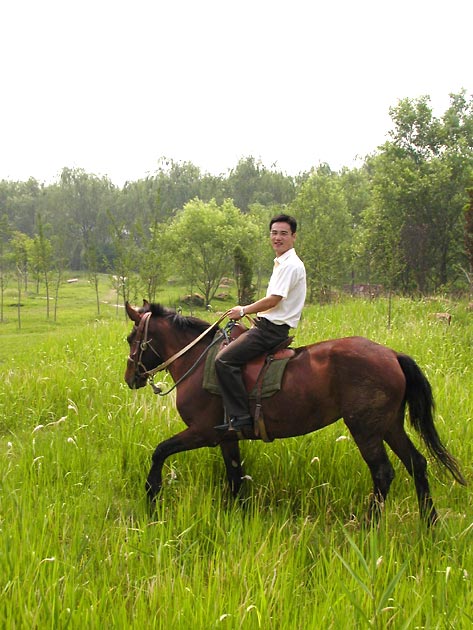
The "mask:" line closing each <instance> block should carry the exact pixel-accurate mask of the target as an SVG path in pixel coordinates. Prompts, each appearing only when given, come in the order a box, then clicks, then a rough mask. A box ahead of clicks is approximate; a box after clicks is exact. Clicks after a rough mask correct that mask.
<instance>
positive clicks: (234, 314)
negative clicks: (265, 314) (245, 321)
mask: <svg viewBox="0 0 473 630" xmlns="http://www.w3.org/2000/svg"><path fill="white" fill-rule="evenodd" d="M281 300H282V296H281V295H267V296H266V297H264V298H261V300H257V301H256V302H253V303H252V304H248V305H247V306H240V305H238V306H234V307H233V308H232V309H230V311H229V312H228V317H229V319H241V317H244V315H252V314H255V313H259V312H260V311H268V310H269V309H270V308H274V307H275V306H276V305H277V304H279V302H280V301H281ZM243 311H244V312H243ZM242 313H243V314H242Z"/></svg>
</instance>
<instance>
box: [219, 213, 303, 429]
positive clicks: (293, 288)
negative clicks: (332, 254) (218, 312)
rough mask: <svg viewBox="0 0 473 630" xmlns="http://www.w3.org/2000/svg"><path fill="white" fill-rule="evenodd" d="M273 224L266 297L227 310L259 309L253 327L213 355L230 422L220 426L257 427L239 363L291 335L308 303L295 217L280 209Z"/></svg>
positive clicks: (235, 314)
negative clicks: (272, 260)
mask: <svg viewBox="0 0 473 630" xmlns="http://www.w3.org/2000/svg"><path fill="white" fill-rule="evenodd" d="M269 229H270V239H271V245H272V247H273V250H274V252H275V254H276V258H275V259H274V268H273V273H272V275H271V278H270V280H269V284H268V289H267V291H266V297H264V298H262V299H260V300H257V301H256V302H253V303H252V304H248V305H247V306H240V305H238V306H234V307H233V308H232V309H230V311H229V312H228V317H229V318H230V319H232V320H238V319H241V318H242V317H244V316H245V315H251V314H257V318H256V320H255V326H254V327H252V328H250V329H249V330H248V331H246V332H245V333H243V334H242V335H240V336H239V337H238V338H237V339H236V340H234V341H232V343H230V344H228V345H227V346H225V347H224V348H223V349H222V350H221V351H220V352H219V353H218V355H217V357H216V360H215V369H216V373H217V378H218V381H219V385H220V389H221V392H222V398H223V404H224V407H225V412H226V422H225V423H224V424H221V425H218V426H217V427H215V428H216V429H219V430H222V431H228V430H229V431H239V430H241V429H243V428H244V427H251V426H253V418H252V417H251V414H250V411H249V403H248V394H247V392H246V388H245V385H244V382H243V378H242V373H241V368H242V366H243V365H245V363H247V362H248V361H250V360H251V359H253V358H254V357H257V356H259V355H261V354H263V353H265V352H268V351H270V350H272V349H273V348H275V347H277V346H279V345H280V344H281V343H282V342H283V341H285V340H287V338H288V336H289V329H290V328H296V327H297V325H298V323H299V320H300V317H301V312H302V308H303V306H304V302H305V296H306V291H307V289H306V273H305V267H304V263H303V262H302V260H301V259H300V258H299V256H298V255H297V254H296V252H295V249H294V242H295V240H296V231H297V221H296V219H294V217H291V216H289V215H287V214H280V215H278V216H275V217H273V218H272V219H271V221H270V224H269Z"/></svg>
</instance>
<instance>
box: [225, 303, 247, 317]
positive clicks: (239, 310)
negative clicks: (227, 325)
mask: <svg viewBox="0 0 473 630" xmlns="http://www.w3.org/2000/svg"><path fill="white" fill-rule="evenodd" d="M242 317H244V313H243V306H239V305H238V306H234V307H233V308H231V309H230V310H229V311H228V318H229V319H235V320H236V319H241V318H242Z"/></svg>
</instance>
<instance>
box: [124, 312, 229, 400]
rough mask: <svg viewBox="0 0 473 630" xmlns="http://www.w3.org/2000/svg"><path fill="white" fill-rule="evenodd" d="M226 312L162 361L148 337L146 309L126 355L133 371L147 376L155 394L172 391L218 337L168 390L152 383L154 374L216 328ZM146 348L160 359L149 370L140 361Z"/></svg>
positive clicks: (161, 394)
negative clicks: (132, 366)
mask: <svg viewBox="0 0 473 630" xmlns="http://www.w3.org/2000/svg"><path fill="white" fill-rule="evenodd" d="M228 313H229V311H226V312H225V313H224V314H223V315H221V317H219V319H218V320H217V321H216V322H214V323H213V324H212V325H211V326H209V328H207V329H206V330H204V332H203V333H201V334H200V335H199V336H198V337H196V338H195V339H194V340H193V341H191V343H189V344H188V345H187V346H185V347H184V348H182V349H181V350H179V351H178V352H176V353H175V354H173V355H172V356H171V357H169V359H166V360H165V361H163V360H162V357H161V356H160V354H159V353H158V352H157V351H156V350H155V348H153V346H152V341H153V339H152V338H148V328H149V321H150V319H151V312H149V311H148V312H146V313H144V314H143V315H142V317H141V320H140V323H139V324H138V327H137V330H136V337H135V339H134V340H133V344H132V347H131V351H130V354H129V356H128V361H130V362H131V363H133V365H134V368H135V372H136V373H137V374H138V376H140V377H146V378H147V380H148V382H149V384H150V385H151V387H152V388H153V391H154V393H155V394H159V395H160V396H166V395H167V394H169V393H170V392H172V390H173V389H175V388H176V387H177V386H178V385H179V383H181V382H182V381H183V380H184V379H185V378H187V377H188V376H189V374H191V373H192V372H193V371H194V369H195V368H196V367H197V366H198V365H199V363H200V361H201V360H202V359H203V357H204V356H205V355H206V354H207V352H208V351H209V350H210V348H211V347H212V346H213V344H214V343H216V342H217V341H220V339H218V338H217V339H216V340H215V341H213V342H212V343H211V344H209V345H208V346H207V348H206V349H205V350H204V352H203V353H202V354H201V355H200V356H199V358H198V359H197V361H196V362H195V363H194V364H193V365H192V366H191V368H190V369H189V370H187V372H186V373H185V374H184V375H183V376H181V378H180V379H179V380H177V381H176V382H175V383H174V385H173V386H172V387H171V388H170V389H169V390H168V391H166V392H163V391H162V390H161V388H160V387H159V386H158V385H156V384H155V383H154V381H153V377H154V375H155V374H157V373H158V372H161V371H162V370H165V369H166V368H168V367H169V366H170V365H171V364H172V363H174V361H175V360H176V359H178V358H179V357H181V356H182V355H183V354H185V353H186V352H187V351H188V350H190V349H191V348H193V347H194V346H195V345H196V344H197V343H198V342H199V341H200V340H201V339H203V338H204V337H205V336H206V335H208V334H209V333H210V332H211V331H212V330H214V329H215V328H217V327H218V325H219V324H220V322H221V321H222V320H223V319H225V317H226V316H227V315H228ZM148 348H149V349H150V350H151V351H152V352H153V353H154V354H155V356H156V357H157V358H158V359H159V361H160V363H159V364H158V365H157V366H156V367H154V368H152V369H150V370H148V368H147V367H146V365H144V363H143V361H142V358H143V354H144V352H146V350H147V349H148Z"/></svg>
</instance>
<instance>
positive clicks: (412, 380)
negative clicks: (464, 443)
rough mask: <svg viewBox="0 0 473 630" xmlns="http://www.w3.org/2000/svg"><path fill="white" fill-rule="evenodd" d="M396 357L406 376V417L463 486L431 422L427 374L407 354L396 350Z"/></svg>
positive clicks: (432, 411) (431, 403) (438, 459)
mask: <svg viewBox="0 0 473 630" xmlns="http://www.w3.org/2000/svg"><path fill="white" fill-rule="evenodd" d="M397 360H398V362H399V365H400V366H401V369H402V371H403V372H404V376H405V378H406V394H405V402H407V404H408V406H409V419H410V422H411V424H412V426H413V427H414V429H415V430H416V431H417V432H418V433H419V435H420V436H421V437H422V439H423V441H424V443H425V445H426V446H427V448H428V450H429V453H430V454H431V455H432V456H433V457H434V459H435V460H437V462H438V463H440V464H443V466H445V467H446V468H447V469H448V470H449V471H450V473H451V474H452V476H453V477H454V479H455V480H456V481H458V483H460V484H462V485H464V486H466V481H465V478H464V477H463V475H462V473H461V472H460V467H459V465H458V462H457V461H456V460H455V458H454V457H452V455H450V453H449V452H448V451H447V449H446V448H445V446H444V445H443V444H442V441H441V440H440V436H439V434H438V433H437V429H436V428H435V425H434V410H435V403H434V397H433V394H432V388H431V386H430V383H429V381H428V380H427V377H426V376H425V374H424V373H423V372H422V370H421V369H420V367H419V366H418V365H417V363H416V362H415V361H414V359H412V358H411V357H409V356H407V355H406V354H400V353H398V354H397Z"/></svg>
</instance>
